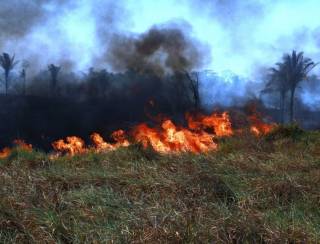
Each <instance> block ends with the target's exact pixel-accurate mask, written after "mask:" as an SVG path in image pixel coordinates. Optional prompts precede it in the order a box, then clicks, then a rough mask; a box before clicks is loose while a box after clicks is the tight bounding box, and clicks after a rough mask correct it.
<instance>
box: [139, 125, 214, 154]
mask: <svg viewBox="0 0 320 244" xmlns="http://www.w3.org/2000/svg"><path fill="white" fill-rule="evenodd" d="M133 136H134V139H135V141H137V142H139V143H141V144H142V145H143V147H144V148H146V147H148V146H151V147H152V148H153V149H154V150H155V151H157V152H160V153H177V152H193V153H199V152H208V151H210V150H215V149H216V148H217V144H216V143H214V142H213V140H212V139H213V135H210V134H208V133H206V132H192V131H191V130H188V129H184V128H177V127H176V126H175V125H174V123H173V122H172V121H171V120H166V121H164V122H163V123H162V125H161V129H155V128H150V127H148V126H147V125H146V124H140V125H138V126H137V127H136V128H135V129H134V131H133Z"/></svg>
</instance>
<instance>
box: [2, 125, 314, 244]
mask: <svg viewBox="0 0 320 244" xmlns="http://www.w3.org/2000/svg"><path fill="white" fill-rule="evenodd" d="M218 143H219V149H218V151H217V152H211V153H209V154H201V155H191V154H181V155H166V156H165V155H159V154H156V153H155V152H153V151H151V150H143V149H141V148H140V147H139V146H138V145H134V146H130V147H129V148H122V149H119V150H117V151H114V152H110V153H106V154H96V153H93V152H92V153H88V154H85V155H78V156H75V157H73V158H71V157H68V156H64V157H60V158H57V159H50V158H49V157H48V156H47V155H46V154H44V153H41V152H37V151H32V152H27V151H23V150H21V149H15V150H14V151H13V153H12V154H11V156H10V157H9V158H7V159H4V160H1V162H0V196H1V198H0V243H232V242H233V243H284V242H287V243H293V242H297V243H300V242H305V243H316V242H320V208H319V204H320V133H319V132H304V131H301V130H299V129H298V128H297V127H295V126H292V127H286V128H280V129H278V130H277V131H275V132H273V133H272V134H269V135H268V136H264V137H260V138H257V137H254V136H252V135H250V134H249V133H248V134H243V135H241V136H234V137H230V138H223V139H219V141H218Z"/></svg>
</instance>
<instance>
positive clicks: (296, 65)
mask: <svg viewBox="0 0 320 244" xmlns="http://www.w3.org/2000/svg"><path fill="white" fill-rule="evenodd" d="M282 60H283V62H282V69H283V71H282V72H284V75H285V76H286V80H287V82H288V86H289V91H290V113H289V116H290V122H293V118H294V96H295V91H296V89H297V87H298V85H299V83H300V82H302V81H303V80H305V79H307V75H308V73H309V72H310V71H311V70H312V69H313V68H314V67H315V66H316V65H317V64H316V63H314V62H313V61H312V60H311V59H310V58H305V57H304V56H303V52H299V53H298V54H297V52H296V51H295V50H293V51H292V53H291V54H285V55H284V56H283V58H282Z"/></svg>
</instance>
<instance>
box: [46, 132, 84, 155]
mask: <svg viewBox="0 0 320 244" xmlns="http://www.w3.org/2000/svg"><path fill="white" fill-rule="evenodd" d="M52 147H53V148H54V150H56V151H58V152H65V153H67V154H69V155H71V156H74V155H75V154H82V153H85V152H86V151H87V149H86V147H85V143H84V141H83V140H82V139H81V138H79V137H76V136H69V137H67V138H66V140H65V141H64V140H62V139H61V140H58V141H55V142H53V143H52Z"/></svg>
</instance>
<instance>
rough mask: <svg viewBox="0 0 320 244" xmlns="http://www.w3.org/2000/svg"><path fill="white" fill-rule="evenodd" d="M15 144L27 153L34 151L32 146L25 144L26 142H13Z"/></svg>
mask: <svg viewBox="0 0 320 244" xmlns="http://www.w3.org/2000/svg"><path fill="white" fill-rule="evenodd" d="M13 143H14V144H15V145H16V146H17V147H18V148H21V149H23V150H26V151H32V145H31V144H28V143H25V141H23V140H21V139H16V140H14V141H13Z"/></svg>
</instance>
